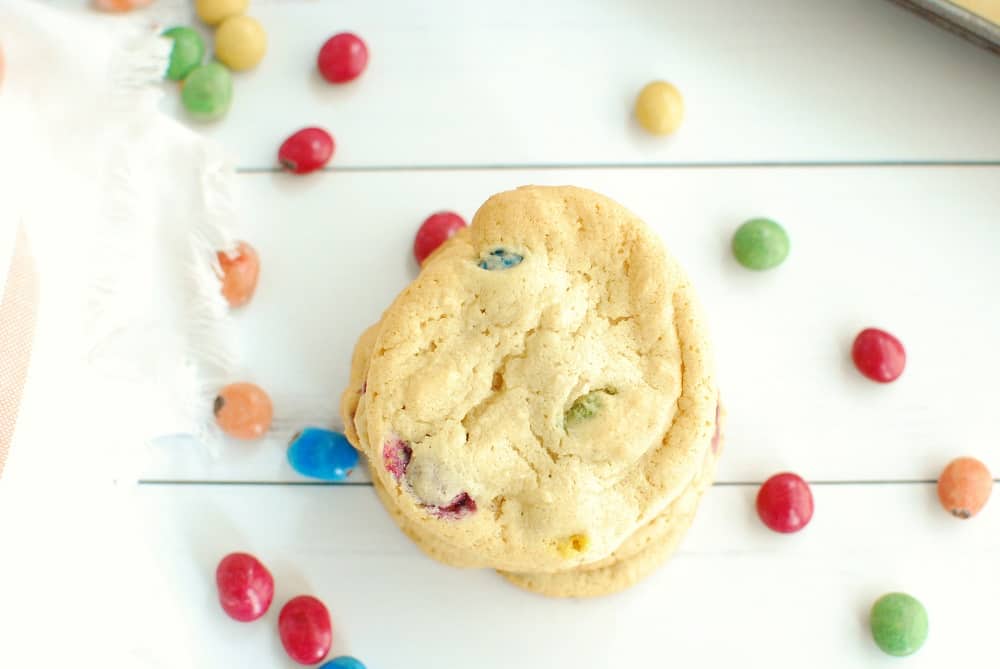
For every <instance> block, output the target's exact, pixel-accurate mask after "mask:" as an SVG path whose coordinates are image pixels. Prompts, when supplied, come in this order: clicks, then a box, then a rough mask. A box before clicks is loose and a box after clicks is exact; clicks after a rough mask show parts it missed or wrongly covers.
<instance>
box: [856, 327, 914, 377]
mask: <svg viewBox="0 0 1000 669" xmlns="http://www.w3.org/2000/svg"><path fill="white" fill-rule="evenodd" d="M851 358H852V359H853V360H854V366H855V367H857V368H858V371H859V372H861V373H862V374H864V375H865V376H867V377H868V378H869V379H871V380H872V381H878V382H879V383H889V382H890V381H895V380H896V379H898V378H899V375H900V374H902V373H903V369H904V368H905V367H906V349H904V348H903V344H902V343H901V342H900V341H899V340H898V339H896V338H895V337H894V336H892V335H891V334H889V333H888V332H886V331H885V330H879V329H878V328H867V329H865V330H862V331H861V332H859V333H858V336H857V337H855V338H854V345H853V346H852V347H851Z"/></svg>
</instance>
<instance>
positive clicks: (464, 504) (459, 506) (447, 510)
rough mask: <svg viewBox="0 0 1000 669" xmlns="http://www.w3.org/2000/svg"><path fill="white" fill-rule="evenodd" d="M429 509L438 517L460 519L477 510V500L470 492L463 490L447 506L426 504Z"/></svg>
mask: <svg viewBox="0 0 1000 669" xmlns="http://www.w3.org/2000/svg"><path fill="white" fill-rule="evenodd" d="M425 508H426V509H427V510H428V511H430V512H431V514H432V515H434V516H436V517H437V518H445V519H448V520H459V519H460V518H465V517H466V516H468V515H471V514H473V513H475V512H476V500H474V499H472V498H471V497H469V493H467V492H461V493H459V494H458V495H456V496H455V499H453V500H451V501H450V502H448V504H446V505H445V506H426V507H425Z"/></svg>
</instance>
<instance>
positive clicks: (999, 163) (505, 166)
mask: <svg viewBox="0 0 1000 669" xmlns="http://www.w3.org/2000/svg"><path fill="white" fill-rule="evenodd" d="M836 167H845V168H864V167H869V168H885V167H901V168H905V167H918V168H919V167H969V168H977V167H980V168H981V167H1000V160H857V161H852V160H840V161H838V160H815V161H814V160H803V161H795V160H777V161H766V160H765V161H746V162H741V161H718V162H652V163H628V162H625V163H602V162H594V163H496V164H460V163H458V164H453V165H369V166H364V165H356V166H350V165H347V166H337V167H324V168H322V170H320V171H323V172H345V173H361V172H462V171H465V172H488V171H504V170H543V171H544V170H598V169H629V170H639V169H762V168H836ZM282 171H283V170H282V169H281V167H278V166H277V165H274V166H268V167H237V168H236V172H237V174H276V173H279V172H282Z"/></svg>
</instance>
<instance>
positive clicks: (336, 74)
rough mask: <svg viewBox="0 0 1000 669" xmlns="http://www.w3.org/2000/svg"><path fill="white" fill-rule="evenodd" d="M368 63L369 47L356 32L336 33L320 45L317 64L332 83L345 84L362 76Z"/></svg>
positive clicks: (325, 77)
mask: <svg viewBox="0 0 1000 669" xmlns="http://www.w3.org/2000/svg"><path fill="white" fill-rule="evenodd" d="M367 65H368V47H367V46H366V45H365V43H364V41H363V40H362V39H361V38H360V37H358V36H357V35H355V34H354V33H339V34H337V35H334V36H333V37H331V38H330V39H328V40H327V41H326V42H324V43H323V46H322V47H320V50H319V55H317V56H316V66H317V67H318V68H319V72H320V74H322V75H323V78H324V79H326V80H327V81H329V82H330V83H331V84H343V83H347V82H348V81H353V80H355V79H357V78H358V77H359V76H361V73H362V72H364V70H365V66H367Z"/></svg>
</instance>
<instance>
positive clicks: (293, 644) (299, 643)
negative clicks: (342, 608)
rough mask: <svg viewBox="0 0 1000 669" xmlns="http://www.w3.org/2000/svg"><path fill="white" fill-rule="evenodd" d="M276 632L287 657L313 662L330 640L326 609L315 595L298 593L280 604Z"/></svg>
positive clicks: (327, 651) (326, 648) (326, 647)
mask: <svg viewBox="0 0 1000 669" xmlns="http://www.w3.org/2000/svg"><path fill="white" fill-rule="evenodd" d="M278 635H279V636H280V637H281V645H282V646H284V647H285V652H286V653H288V657H290V658H292V659H293V660H295V661H296V662H298V663H299V664H316V663H317V662H319V661H320V660H322V659H323V658H324V657H326V655H327V653H329V652H330V645H331V644H332V643H333V625H331V623H330V613H329V612H328V611H327V610H326V607H325V606H324V605H323V602H321V601H319V600H318V599H316V598H315V597H311V596H309V595H299V596H298V597H295V598H293V599H290V600H289V601H288V603H287V604H285V605H284V606H283V607H281V613H280V614H279V615H278Z"/></svg>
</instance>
